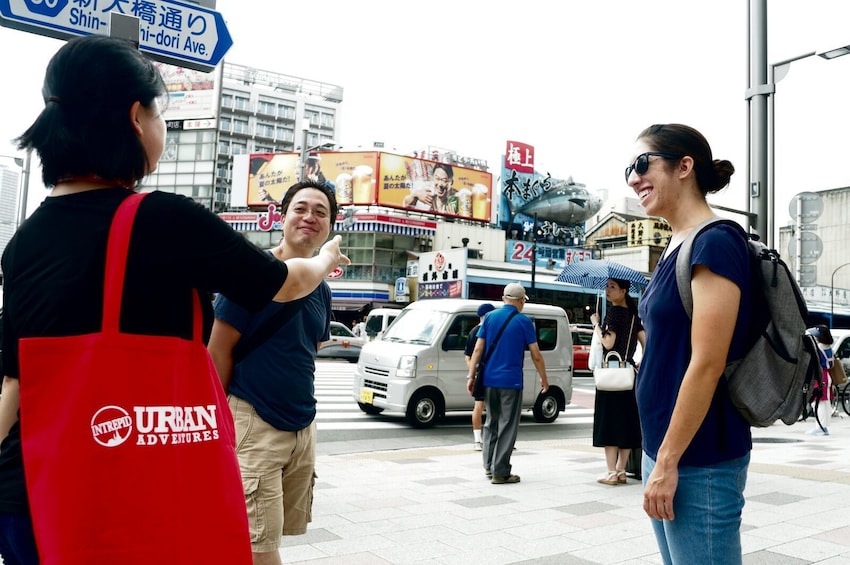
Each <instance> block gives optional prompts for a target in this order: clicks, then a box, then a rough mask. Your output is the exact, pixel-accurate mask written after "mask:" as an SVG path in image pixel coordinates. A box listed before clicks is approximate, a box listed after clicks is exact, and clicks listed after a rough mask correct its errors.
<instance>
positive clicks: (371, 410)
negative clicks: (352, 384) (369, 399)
mask: <svg viewBox="0 0 850 565" xmlns="http://www.w3.org/2000/svg"><path fill="white" fill-rule="evenodd" d="M357 406H359V407H360V409H361V410H363V411H364V412H366V413H367V414H371V415H373V416H374V415H375V414H380V413H381V412H383V411H384V409H383V408H378V407H377V406H375V405H374V404H364V403H363V402H358V403H357Z"/></svg>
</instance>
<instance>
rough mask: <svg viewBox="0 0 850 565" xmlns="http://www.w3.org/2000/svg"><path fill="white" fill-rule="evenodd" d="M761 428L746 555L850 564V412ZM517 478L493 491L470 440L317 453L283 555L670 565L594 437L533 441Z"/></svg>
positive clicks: (324, 559) (473, 564) (758, 559)
mask: <svg viewBox="0 0 850 565" xmlns="http://www.w3.org/2000/svg"><path fill="white" fill-rule="evenodd" d="M811 427H812V424H811V421H809V422H808V423H806V422H803V423H798V424H795V425H794V426H785V425H783V424H777V425H774V426H773V427H770V428H764V429H755V430H754V437H755V442H754V451H753V455H752V461H751V465H750V473H749V480H748V484H747V489H746V497H747V503H746V506H745V508H744V516H743V534H742V540H743V549H744V563H745V564H748V565H756V564H770V565H797V564H805V563H822V564H829V565H842V564H843V565H850V418H848V417H844V418H841V419H835V418H834V419H833V420H832V422H831V424H830V431H831V432H832V433H831V435H830V436H828V437H815V436H810V435H807V434H806V431H808V430H809V429H810V428H811ZM513 465H514V472H515V473H517V474H519V475H521V477H522V482H521V483H519V484H515V485H491V484H490V483H489V482H488V481H487V480H486V479H485V477H484V473H483V470H482V467H481V456H480V453H479V452H474V451H472V449H471V445H469V444H463V445H454V446H446V447H428V448H424V447H423V448H414V449H404V450H394V451H381V452H370V453H359V454H352V455H320V456H319V458H318V463H317V473H318V475H319V478H318V480H317V484H316V490H315V501H314V505H313V514H314V515H313V523H312V524H311V525H310V528H309V531H308V532H307V534H306V535H303V536H293V537H286V538H283V543H282V547H281V555H282V556H283V559H284V562H286V563H297V564H310V565H325V564H331V563H333V564H337V563H341V564H346V565H348V564H350V565H361V564H362V565H367V564H368V565H372V564H389V563H416V564H432V565H436V564H440V565H461V564H470V565H486V564H504V563H523V564H541V565H542V564H552V565H555V564H558V565H561V564H563V565H571V564H590V563H605V564H607V563H661V559H660V557H659V554H658V551H657V549H656V545H655V539H654V537H653V535H652V532H651V528H650V524H649V521H648V519H647V518H646V516H645V515H644V513H643V510H642V508H641V501H642V487H641V486H640V483H639V482H638V481H636V480H630V481H629V484H628V485H625V486H615V487H611V486H605V485H600V484H598V483H596V478H597V477H598V476H599V475H600V474H601V473H602V471H603V456H602V451H601V450H600V449H598V448H594V447H592V446H591V445H590V440H589V439H574V440H561V441H534V442H524V441H523V440H522V434H520V437H519V440H518V442H517V450H516V451H515V453H514V457H513Z"/></svg>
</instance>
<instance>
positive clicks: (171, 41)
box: [0, 0, 233, 71]
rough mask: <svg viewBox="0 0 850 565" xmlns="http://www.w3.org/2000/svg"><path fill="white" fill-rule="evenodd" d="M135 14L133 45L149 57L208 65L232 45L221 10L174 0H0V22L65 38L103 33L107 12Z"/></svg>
mask: <svg viewBox="0 0 850 565" xmlns="http://www.w3.org/2000/svg"><path fill="white" fill-rule="evenodd" d="M111 13H117V14H123V15H125V16H130V17H136V18H138V19H139V49H140V50H141V51H144V52H145V53H147V54H148V55H150V56H151V58H153V59H156V60H159V61H163V62H165V63H170V64H173V65H179V66H183V67H188V68H191V69H196V70H200V71H211V70H212V69H213V68H215V66H216V65H217V64H218V63H219V62H220V61H221V59H222V58H223V57H224V54H225V53H226V52H227V50H228V49H230V47H231V46H232V45H233V40H232V39H231V37H230V34H229V33H228V31H227V27H226V26H225V24H224V19H223V18H222V16H221V14H220V13H218V12H215V11H213V10H209V9H207V8H203V7H201V6H197V5H194V4H184V3H182V2H178V1H176V0H0V24H2V25H4V26H6V27H11V28H15V29H19V30H22V31H28V32H32V33H38V34H41V35H47V36H50V37H55V38H58V39H69V38H71V37H76V36H79V35H109V28H110V18H111V16H110V14H111Z"/></svg>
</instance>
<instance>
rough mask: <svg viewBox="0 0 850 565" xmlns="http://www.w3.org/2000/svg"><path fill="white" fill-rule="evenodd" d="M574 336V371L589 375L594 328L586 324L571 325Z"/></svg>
mask: <svg viewBox="0 0 850 565" xmlns="http://www.w3.org/2000/svg"><path fill="white" fill-rule="evenodd" d="M570 332H571V333H572V336H573V371H574V372H576V373H579V372H581V373H589V372H590V369H588V367H587V358H588V357H589V356H590V342H591V340H593V327H592V326H590V325H589V324H588V325H585V324H571V325H570Z"/></svg>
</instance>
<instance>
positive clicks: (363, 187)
mask: <svg viewBox="0 0 850 565" xmlns="http://www.w3.org/2000/svg"><path fill="white" fill-rule="evenodd" d="M351 184H352V193H353V196H354V202H356V203H358V204H371V203H372V201H373V200H374V198H375V195H374V191H373V190H372V167H369V166H368V165H358V166H356V167H354V170H353V171H352V172H351Z"/></svg>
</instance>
